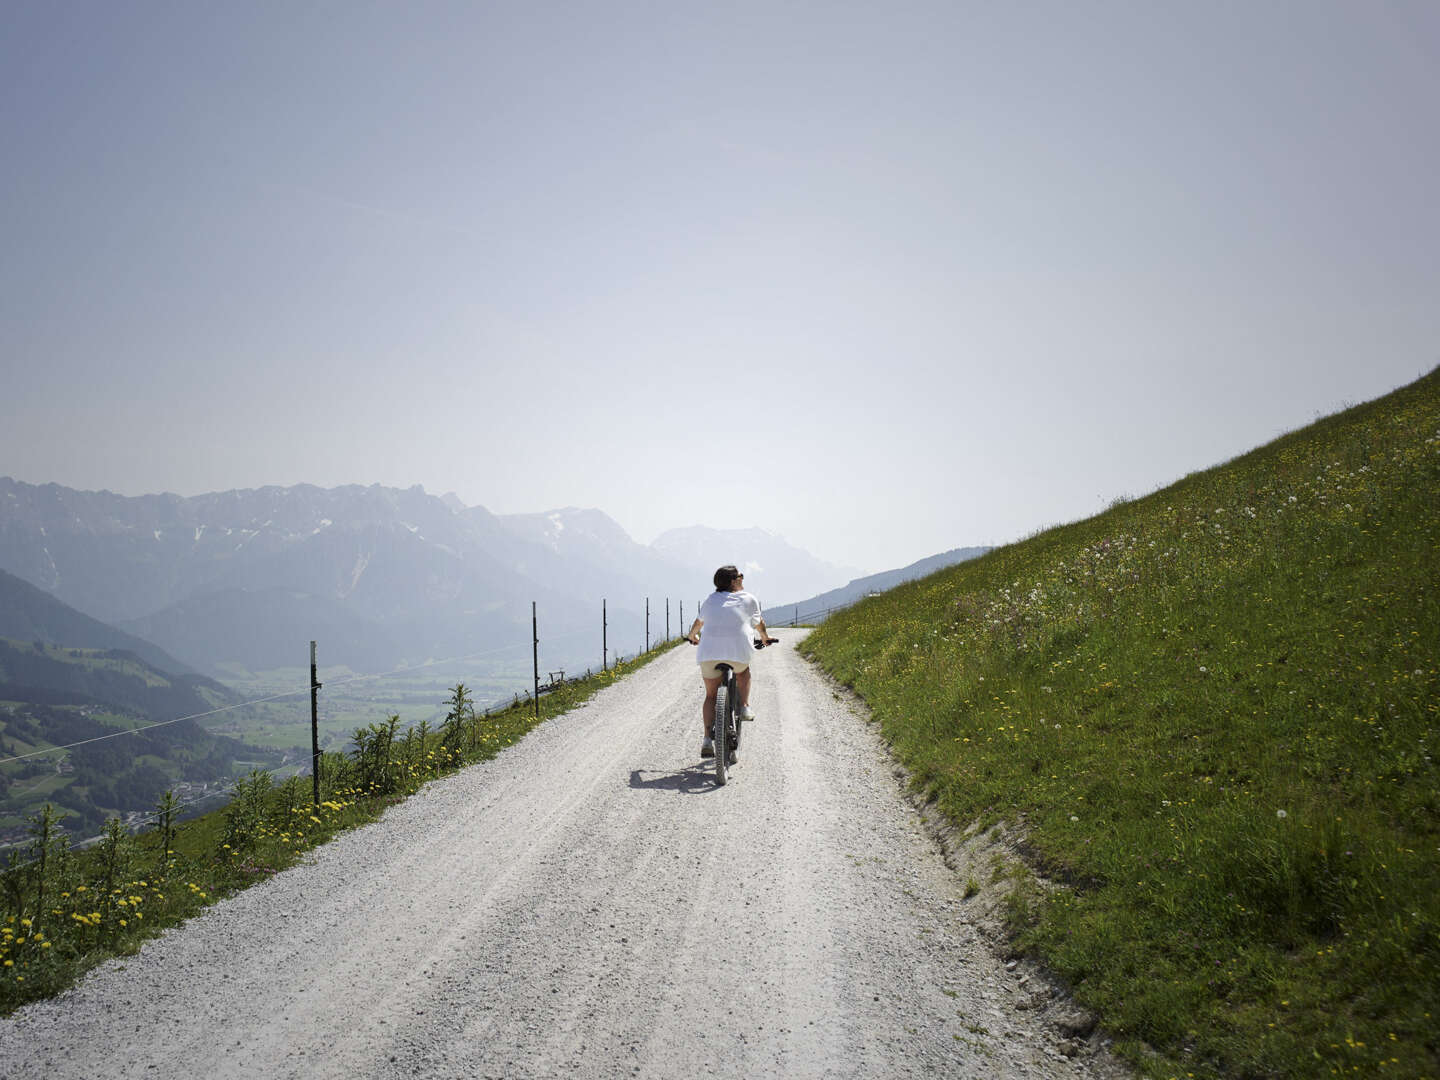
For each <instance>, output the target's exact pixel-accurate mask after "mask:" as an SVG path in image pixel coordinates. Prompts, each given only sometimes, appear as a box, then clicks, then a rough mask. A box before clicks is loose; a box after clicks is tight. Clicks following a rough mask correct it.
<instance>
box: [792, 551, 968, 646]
mask: <svg viewBox="0 0 1440 1080" xmlns="http://www.w3.org/2000/svg"><path fill="white" fill-rule="evenodd" d="M989 550H990V548H988V547H966V548H951V549H950V550H949V551H942V552H940V554H938V555H931V556H929V557H928V558H925V559H920V560H918V561H917V562H913V563H911V564H910V565H909V566H902V567H901V568H900V569H898V570H884V571H882V572H880V573H878V574H871V575H869V576H868V577H862V578H855V579H854V580H852V581H851V582H850V583H849V584H847V585H842V586H841V587H840V588H838V589H831V590H829V591H828V592H823V593H820V594H819V595H818V596H812V597H809V598H808V599H805V600H796V601H793V602H792V603H788V604H772V605H771V606H770V608H769V618H770V620H771V621H770V625H772V626H781V625H783V624H784V621H785V619H787V618H789V619H790V620H792V622H793V621H803V622H807V623H816V622H823V621H824V620H825V617H826V616H827V615H829V614H830V613H831V612H832V611H835V610H837V609H839V608H843V607H849V606H850V605H851V604H853V603H856V602H857V601H860V600H863V599H865V597H867V596H870V595H873V594H874V593H880V592H884V591H885V590H886V589H893V588H895V586H896V585H903V584H904V583H905V582H907V581H914V580H915V579H916V578H922V577H926V576H927V575H929V574H933V573H935V571H937V570H943V569H945V567H947V566H954V565H955V564H956V563H958V562H965V561H966V560H967V559H975V558H979V557H980V556H981V555H984V554H985V553H986V552H987V551H989Z"/></svg>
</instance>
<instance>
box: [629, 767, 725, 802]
mask: <svg viewBox="0 0 1440 1080" xmlns="http://www.w3.org/2000/svg"><path fill="white" fill-rule="evenodd" d="M630 786H631V787H632V788H637V789H649V790H651V791H677V792H679V793H680V794H682V795H699V794H701V793H702V792H706V791H714V790H715V768H714V766H712V765H710V764H704V765H687V766H686V767H685V768H683V769H679V770H675V771H672V772H658V771H655V770H652V769H631V770H630Z"/></svg>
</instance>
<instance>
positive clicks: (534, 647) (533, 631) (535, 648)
mask: <svg viewBox="0 0 1440 1080" xmlns="http://www.w3.org/2000/svg"><path fill="white" fill-rule="evenodd" d="M530 636H531V637H532V638H533V639H534V640H533V641H532V642H531V655H532V658H533V659H534V661H535V719H536V720H539V719H540V621H539V616H538V615H536V613H535V601H534V600H531V601H530Z"/></svg>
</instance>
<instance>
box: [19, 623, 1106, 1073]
mask: <svg viewBox="0 0 1440 1080" xmlns="http://www.w3.org/2000/svg"><path fill="white" fill-rule="evenodd" d="M802 635H803V631H790V632H784V634H783V637H784V642H783V645H782V646H781V647H778V648H775V649H771V650H767V651H765V652H764V653H762V654H760V655H759V657H758V658H757V661H756V665H755V693H754V697H753V699H752V702H751V704H752V706H753V707H754V708H755V710H756V713H757V715H758V719H757V720H755V721H754V722H753V723H751V724H749V725H747V727H746V731H745V740H744V744H743V746H742V751H741V759H740V763H739V764H738V765H737V766H736V767H735V768H734V769H733V770H732V772H731V779H730V782H729V783H728V784H727V785H726V786H725V787H723V788H717V787H716V786H715V783H714V778H713V771H712V769H711V768H710V765H709V762H705V761H702V760H701V758H700V756H699V747H700V734H701V725H700V708H699V706H700V695H701V686H700V680H699V678H698V677H697V675H696V671H695V665H694V655H693V653H692V652H691V650H689V649H688V648H687V647H683V646H682V647H681V648H679V649H676V650H674V651H672V652H670V653H668V654H666V655H665V656H663V657H661V658H659V659H657V660H656V661H654V662H653V663H651V664H649V665H648V666H646V667H644V668H642V669H641V670H639V671H638V672H636V673H635V674H633V675H631V676H629V677H628V678H626V679H625V680H623V681H622V682H621V683H619V684H617V685H616V686H614V687H611V688H608V689H606V690H604V691H602V692H601V693H599V694H597V695H596V696H595V697H594V698H592V699H591V700H590V701H589V702H588V703H587V704H585V705H583V706H581V707H580V708H578V709H575V710H574V711H572V712H570V713H568V714H566V715H564V716H562V717H558V718H556V719H553V720H550V721H548V722H547V723H546V724H544V725H543V726H541V727H540V728H538V729H537V730H536V731H534V732H533V733H532V734H530V735H529V736H527V737H526V738H525V739H524V740H522V741H521V742H520V743H519V744H517V745H516V746H514V747H512V748H510V749H509V750H507V751H506V752H505V753H503V754H502V755H501V756H500V757H498V758H496V759H495V760H493V761H490V762H486V763H484V764H480V765H476V766H474V767H472V768H469V769H466V770H465V771H463V772H461V773H457V774H455V775H453V776H451V777H448V778H446V779H444V780H441V781H437V782H435V783H432V784H430V785H428V786H427V787H426V788H425V789H424V790H423V791H421V792H420V793H419V794H418V795H416V796H414V797H413V798H411V799H409V800H407V801H406V802H405V803H403V804H401V805H399V806H397V807H395V808H393V809H392V810H390V811H389V812H387V813H386V814H385V816H384V817H383V818H382V819H381V820H380V821H379V822H377V823H375V824H373V825H370V826H366V827H365V828H361V829H357V830H355V831H353V832H350V833H347V834H345V835H343V836H341V837H339V838H337V839H336V840H335V841H333V842H332V843H330V844H327V845H325V846H324V847H322V848H319V849H317V850H316V851H315V852H314V853H313V856H312V857H311V858H310V859H309V860H308V862H307V863H305V864H304V865H301V866H297V867H295V868H293V869H291V870H287V871H285V872H283V873H281V874H278V875H276V876H275V877H274V878H272V879H270V880H269V881H266V882H264V883H262V884H260V885H257V886H256V887H254V888H251V889H249V890H247V891H245V892H243V893H241V894H238V895H236V896H234V897H231V898H229V899H227V900H225V901H222V902H221V903H218V904H216V905H215V906H214V907H212V908H210V909H208V910H207V911H206V912H205V913H204V914H203V915H201V916H199V917H197V918H195V919H193V920H191V921H190V922H188V923H186V924H185V925H183V926H179V927H176V928H174V929H172V930H170V931H169V932H167V933H166V934H164V935H163V936H161V937H160V938H158V939H156V940H155V941H153V942H151V943H149V944H147V945H146V946H145V948H144V949H143V950H142V951H141V952H140V953H139V954H138V955H136V956H133V957H128V958H125V959H123V960H118V961H114V962H111V963H109V964H107V965H105V966H103V967H101V968H98V969H96V970H95V971H94V972H92V973H91V974H90V975H89V976H87V977H86V978H85V979H84V980H83V981H82V982H81V983H80V984H79V985H78V986H76V987H75V988H74V989H72V990H71V991H69V992H68V993H66V994H64V995H62V996H61V997H59V998H57V999H56V1000H54V1001H49V1002H41V1003H38V1004H35V1005H32V1006H29V1007H27V1008H25V1009H22V1010H20V1011H18V1012H17V1013H16V1014H14V1015H13V1016H12V1017H9V1018H7V1019H5V1020H0V1076H4V1077H6V1078H14V1080H19V1078H31V1077H34V1078H40V1077H44V1078H46V1080H65V1078H70V1077H74V1078H86V1080H89V1078H92V1077H98V1076H106V1077H117V1078H124V1077H137V1078H138V1077H144V1078H147V1080H151V1078H168V1077H175V1078H185V1080H190V1078H192V1077H196V1076H201V1077H207V1078H223V1077H260V1076H264V1077H306V1078H322V1080H323V1078H330V1077H334V1078H341V1077H343V1078H345V1080H371V1078H373V1080H381V1078H399V1077H405V1078H414V1077H440V1076H444V1077H462V1076H463V1077H505V1078H515V1077H552V1076H575V1077H633V1076H640V1077H662V1076H663V1077H672V1076H675V1075H697V1076H714V1077H736V1078H739V1077H745V1078H753V1077H878V1076H884V1077H907V1076H946V1077H969V1078H977V1080H979V1078H986V1080H997V1078H999V1080H1007V1078H1015V1080H1019V1078H1026V1080H1029V1078H1042V1077H1067V1078H1069V1077H1107V1078H1108V1077H1119V1076H1124V1075H1128V1074H1127V1073H1125V1072H1124V1071H1123V1070H1121V1069H1120V1068H1119V1067H1118V1066H1117V1065H1116V1064H1115V1063H1114V1061H1113V1060H1111V1059H1110V1058H1109V1057H1108V1055H1107V1054H1106V1053H1105V1051H1104V1050H1103V1047H1101V1046H1100V1038H1099V1036H1098V1035H1093V1034H1091V1033H1090V1032H1089V1030H1088V1028H1089V1027H1090V1026H1091V1025H1089V1024H1087V1023H1085V1022H1084V1021H1083V1017H1082V1021H1081V1022H1079V1023H1076V1022H1074V1021H1073V1019H1072V1020H1071V1021H1068V1022H1067V1021H1066V1020H1065V1019H1064V1018H1065V1017H1066V1016H1070V1017H1072V1018H1073V1016H1074V1011H1073V1010H1070V1011H1068V1012H1067V1009H1066V1007H1065V1005H1064V1003H1063V1001H1062V1000H1061V999H1058V998H1056V997H1055V996H1054V994H1053V992H1051V991H1049V990H1043V991H1042V990H1037V987H1038V986H1039V985H1040V983H1039V979H1038V976H1034V975H1033V973H1028V972H1027V973H1021V972H1020V971H1019V970H1018V969H1014V968H1013V966H1012V970H1007V968H1006V963H1005V961H1004V960H1003V958H1000V957H997V956H996V955H995V953H994V951H993V949H992V946H991V945H990V944H988V942H987V937H986V931H987V927H986V926H985V925H983V921H982V920H981V919H979V918H977V917H975V916H974V915H973V914H972V911H975V910H979V909H978V908H973V909H972V906H971V904H972V902H971V901H967V900H964V899H962V888H963V886H962V883H961V881H960V880H959V879H958V878H957V875H956V874H955V872H954V871H952V870H951V869H949V868H948V867H947V866H946V864H945V861H944V859H943V858H942V856H941V853H940V848H939V846H938V844H937V842H936V840H935V839H934V838H933V836H932V835H931V832H930V831H929V830H928V829H927V828H926V826H925V825H924V824H923V822H922V820H921V816H922V815H921V814H919V813H917V811H916V809H915V807H913V806H912V805H911V804H910V803H909V802H908V801H907V799H906V797H905V795H904V793H903V790H902V788H901V785H900V783H899V782H898V781H897V779H896V776H895V771H894V768H893V766H892V763H891V761H890V759H889V757H888V754H887V752H886V750H885V748H884V746H883V744H882V743H881V741H880V739H879V738H878V736H877V734H876V733H875V731H874V729H873V727H872V726H870V725H868V724H867V723H866V721H865V719H864V717H863V716H862V715H861V711H860V710H859V709H857V708H856V707H855V706H854V705H852V704H851V703H850V701H849V700H848V698H847V696H846V695H844V694H842V693H839V692H837V691H836V690H835V689H834V688H832V687H831V686H830V685H829V684H828V683H827V681H826V680H825V679H824V677H823V676H821V675H819V674H818V673H816V672H815V671H814V670H813V669H812V668H811V667H810V666H809V665H807V664H806V663H805V662H804V661H803V660H802V659H801V658H800V657H799V656H798V655H797V654H796V653H795V652H794V649H793V645H794V644H795V642H797V641H798V640H799V639H800V637H801V636H802ZM1057 1018H1058V1019H1057Z"/></svg>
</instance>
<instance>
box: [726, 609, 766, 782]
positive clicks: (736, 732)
mask: <svg viewBox="0 0 1440 1080" xmlns="http://www.w3.org/2000/svg"><path fill="white" fill-rule="evenodd" d="M752 640H753V642H754V645H755V648H757V649H763V648H765V645H766V643H765V642H764V641H761V640H760V639H759V638H754V639H752ZM776 640H777V639H776V638H775V636H774V635H773V634H772V635H771V637H770V642H769V644H771V645H773V644H775V642H776ZM715 667H716V669H717V670H718V671H719V672H720V677H721V682H720V688H719V689H718V690H716V691H715V719H714V720H713V722H712V724H711V728H710V738H711V740H712V741H713V742H714V743H715V786H716V787H722V786H724V784H725V781H726V779H727V778H728V774H729V769H730V766H731V765H734V764H735V761H736V751H737V750H739V749H740V737H741V734H742V727H743V725H742V723H741V721H742V717H741V716H740V712H739V708H740V690H739V688H738V687H737V686H736V685H735V669H734V668H732V667H731V666H730V665H729V664H726V663H723V662H721V663H717V664H716V665H715Z"/></svg>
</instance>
